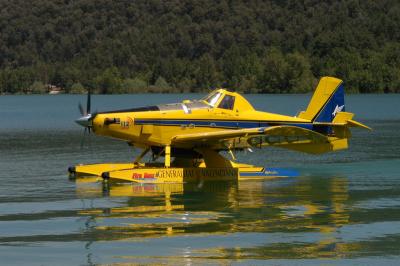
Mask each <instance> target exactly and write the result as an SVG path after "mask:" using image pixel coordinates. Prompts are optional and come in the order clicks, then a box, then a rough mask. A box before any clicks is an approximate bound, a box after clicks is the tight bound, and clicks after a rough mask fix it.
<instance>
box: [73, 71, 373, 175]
mask: <svg viewBox="0 0 400 266" xmlns="http://www.w3.org/2000/svg"><path fill="white" fill-rule="evenodd" d="M90 106H91V96H90V91H89V92H88V95H87V105H86V110H84V108H83V107H82V106H81V105H79V108H80V111H81V114H82V117H80V118H78V119H77V120H76V121H75V122H76V123H77V124H79V125H81V126H83V127H84V128H85V130H88V131H89V132H90V131H92V132H93V133H95V134H96V135H100V136H106V137H111V138H116V139H119V140H123V141H126V142H127V143H128V144H129V145H131V146H134V147H137V148H140V149H141V150H142V152H141V153H140V154H139V155H138V156H137V157H136V158H135V159H134V160H133V161H132V162H127V163H100V164H91V165H76V166H73V167H69V168H68V170H69V173H70V174H71V175H74V176H76V175H80V176H82V175H92V176H93V175H94V176H98V177H102V178H103V179H105V180H116V181H130V182H138V183H183V182H191V181H198V180H241V179H249V178H268V177H282V176H290V175H293V172H291V171H289V170H286V171H285V169H276V168H264V167H260V166H255V165H250V164H244V163H239V162H237V161H236V158H235V152H237V151H241V150H246V149H254V148H265V147H270V146H273V147H281V148H286V149H290V150H294V151H299V152H305V153H310V154H322V153H326V152H331V151H337V150H342V149H346V148H348V139H349V138H350V137H351V132H350V129H349V128H350V127H360V128H365V129H370V128H369V127H368V126H366V125H364V124H362V123H360V122H357V121H355V120H353V116H354V114H353V113H350V112H346V111H345V102H344V84H343V81H342V80H340V79H337V78H333V77H323V78H321V80H320V81H319V83H318V85H317V87H316V89H315V92H314V94H313V96H312V98H311V101H310V103H309V105H308V107H307V108H306V110H305V111H301V112H300V113H299V114H298V115H296V116H286V115H280V114H273V113H268V112H262V111H257V110H255V109H254V107H253V106H252V105H251V104H250V103H249V102H248V101H247V100H246V99H245V98H244V97H243V96H242V95H240V94H239V93H236V92H232V91H229V90H226V89H216V90H214V91H212V92H211V93H210V94H208V95H207V96H206V97H204V98H202V99H200V100H184V101H183V102H180V103H173V104H160V105H154V106H146V107H139V108H132V109H124V110H115V111H108V112H95V113H91V112H90ZM224 151H225V152H224ZM149 152H151V154H152V159H153V162H149V163H144V162H142V159H143V158H144V156H146V154H148V153H149ZM227 157H228V158H229V157H230V158H229V159H228V158H227ZM158 158H163V162H156V160H157V159H158Z"/></svg>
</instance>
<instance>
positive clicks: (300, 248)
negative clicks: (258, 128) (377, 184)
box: [76, 177, 365, 261]
mask: <svg viewBox="0 0 400 266" xmlns="http://www.w3.org/2000/svg"><path fill="white" fill-rule="evenodd" d="M76 184H77V191H76V192H77V195H78V197H79V196H83V197H84V198H86V197H87V196H88V195H91V196H93V197H103V196H108V197H116V198H123V199H124V200H125V204H123V206H117V207H110V208H104V207H100V208H95V207H93V208H90V209H84V210H81V211H78V215H79V216H82V217H86V218H85V219H87V222H86V223H85V224H86V225H87V226H88V228H87V230H88V231H89V232H90V233H91V235H92V236H95V238H96V241H99V240H103V241H109V240H114V241H115V240H123V241H124V242H125V241H128V242H129V241H132V242H140V243H142V242H143V241H146V239H151V240H153V241H154V239H157V238H163V237H172V238H174V237H176V238H177V237H180V236H185V238H187V237H191V236H193V237H195V238H196V239H198V240H200V239H203V240H202V241H204V238H205V239H208V238H210V237H212V236H215V237H217V239H218V238H220V239H219V241H221V240H222V241H229V242H230V245H228V246H225V247H224V246H221V247H219V245H218V243H219V241H218V240H217V241H216V243H215V244H213V243H212V241H211V242H210V243H207V244H206V245H204V246H202V245H199V247H198V248H195V249H190V256H191V257H194V258H202V259H206V258H208V259H211V258H222V259H233V258H234V259H250V258H251V259H254V258H259V259H266V258H275V259H276V258H288V257H291V258H318V257H328V258H329V257H332V258H335V257H348V256H357V254H360V253H362V252H363V251H364V248H365V247H364V246H363V245H362V243H360V242H358V241H357V239H355V241H353V240H352V239H351V237H350V238H349V236H347V239H346V241H343V239H341V232H340V228H343V227H345V226H346V225H348V224H350V221H349V218H350V213H349V209H346V201H347V200H348V198H349V194H348V181H347V179H346V178H343V177H329V178H315V177H314V178H313V177H303V178H299V179H281V180H275V181H269V182H263V181H251V182H240V183H226V182H212V183H203V184H119V185H118V184H104V183H102V182H98V180H97V179H96V178H92V179H87V178H81V179H78V180H76ZM279 232H284V234H283V235H281V236H279V235H278V234H277V233H279ZM246 233H249V234H251V235H252V236H254V237H255V239H257V240H256V243H257V242H258V243H257V245H256V246H254V245H253V244H254V243H252V244H250V245H249V243H248V242H246V237H243V238H244V239H243V242H242V237H240V236H245V235H246ZM236 235H240V236H237V237H235V236H236ZM257 235H258V236H257ZM224 238H226V239H225V240H224ZM252 242H253V241H252ZM195 246H196V245H195ZM166 248H168V247H166ZM133 253H134V254H135V253H136V252H133ZM153 255H155V254H153ZM174 255H175V256H181V255H182V254H168V257H175V256H174ZM122 257H123V258H124V259H128V261H129V258H138V257H139V258H140V257H141V255H140V254H135V255H132V254H130V252H128V253H127V254H125V255H123V256H122ZM161 257H163V256H161Z"/></svg>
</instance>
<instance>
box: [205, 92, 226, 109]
mask: <svg viewBox="0 0 400 266" xmlns="http://www.w3.org/2000/svg"><path fill="white" fill-rule="evenodd" d="M221 95H222V93H220V92H214V93H211V94H210V95H208V96H207V97H206V98H204V99H203V100H204V101H206V102H207V103H208V104H209V105H211V106H213V107H214V106H215V104H216V103H217V102H218V100H219V98H220V97H221Z"/></svg>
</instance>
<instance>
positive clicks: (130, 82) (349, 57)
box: [0, 0, 400, 93]
mask: <svg viewBox="0 0 400 266" xmlns="http://www.w3.org/2000/svg"><path fill="white" fill-rule="evenodd" d="M324 75H330V76H336V77H339V78H341V79H343V80H345V81H346V84H347V88H348V90H350V91H353V92H362V93H367V92H400V1H399V0H379V1H376V0H358V1H357V0H325V1H321V0H265V1H257V0H247V1H246V0H220V1H218V0H191V1H189V0H168V1H164V0H113V1H110V0H32V1H26V0H12V1H9V0H0V93H18V92H21V93H24V92H25V93H26V92H42V91H43V84H53V85H56V86H59V87H62V88H65V90H66V91H67V92H80V91H82V90H83V89H84V88H92V89H95V90H98V92H99V93H124V92H143V91H156V92H168V91H202V90H207V89H209V88H213V87H219V86H223V87H230V88H233V89H236V90H238V91H244V92H269V93H281V92H284V93H288V92H289V93H291V92H293V93H299V92H307V91H310V90H312V89H313V86H314V85H315V83H316V81H317V80H318V79H319V77H321V76H324Z"/></svg>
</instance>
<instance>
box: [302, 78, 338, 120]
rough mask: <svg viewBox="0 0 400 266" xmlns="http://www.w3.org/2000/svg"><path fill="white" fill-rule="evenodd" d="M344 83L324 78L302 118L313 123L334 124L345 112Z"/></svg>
mask: <svg viewBox="0 0 400 266" xmlns="http://www.w3.org/2000/svg"><path fill="white" fill-rule="evenodd" d="M344 111H345V107H344V86H343V81H342V80H340V79H337V78H332V77H323V78H321V80H320V81H319V83H318V86H317V88H316V89H315V92H314V95H313V96H312V98H311V101H310V103H309V104H308V107H307V109H306V111H302V112H301V113H300V114H299V117H300V118H304V119H308V120H311V121H313V122H332V121H333V119H334V118H335V116H336V114H337V113H338V112H344Z"/></svg>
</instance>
